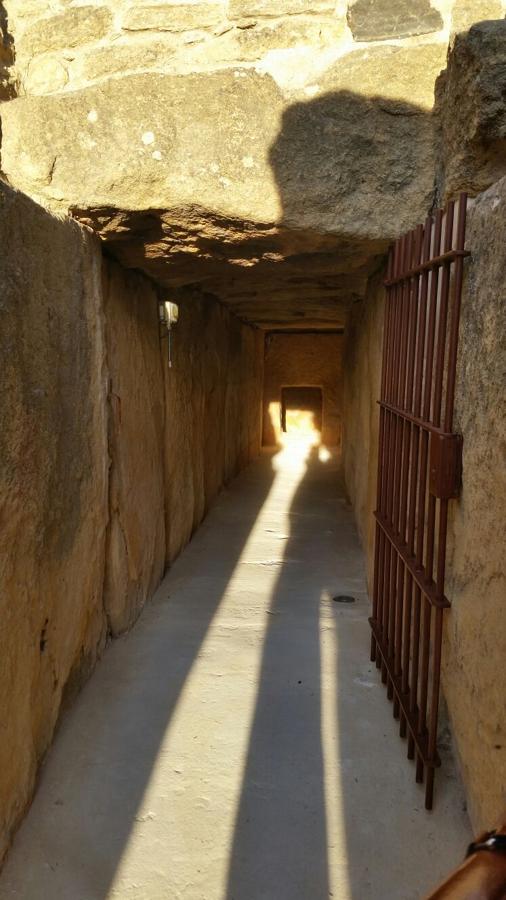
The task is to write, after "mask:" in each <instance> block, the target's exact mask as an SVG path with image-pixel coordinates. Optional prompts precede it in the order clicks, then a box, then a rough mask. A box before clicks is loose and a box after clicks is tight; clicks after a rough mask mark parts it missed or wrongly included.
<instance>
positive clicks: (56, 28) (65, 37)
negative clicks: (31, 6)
mask: <svg viewBox="0 0 506 900" xmlns="http://www.w3.org/2000/svg"><path fill="white" fill-rule="evenodd" d="M111 24H112V16H111V13H110V11H109V10H108V9H106V8H105V7H95V6H76V7H71V8H69V9H66V10H65V12H63V13H61V14H60V15H57V16H51V17H49V18H47V19H39V20H38V21H37V22H35V23H34V24H33V25H29V26H28V28H26V29H25V30H24V31H23V33H22V38H21V40H20V41H19V51H20V53H22V54H23V55H24V56H34V55H35V54H37V53H44V52H45V51H47V50H60V49H63V48H68V47H76V46H78V45H79V44H84V43H87V42H89V41H92V40H99V39H100V38H102V37H104V36H105V35H106V34H107V32H108V30H109V27H110V25H111Z"/></svg>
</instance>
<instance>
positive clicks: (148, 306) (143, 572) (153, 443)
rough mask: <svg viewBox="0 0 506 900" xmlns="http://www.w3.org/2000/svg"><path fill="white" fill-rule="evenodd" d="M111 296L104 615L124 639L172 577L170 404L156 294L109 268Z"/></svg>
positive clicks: (107, 301) (107, 294)
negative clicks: (167, 450) (168, 553)
mask: <svg viewBox="0 0 506 900" xmlns="http://www.w3.org/2000/svg"><path fill="white" fill-rule="evenodd" d="M103 293H104V312H105V323H106V341H107V361H108V367H109V378H110V382H109V416H110V425H109V456H110V459H111V468H110V480H109V514H110V520H109V529H108V535H107V566H106V572H105V585H104V607H105V612H106V615H107V620H108V627H109V631H110V632H111V633H112V634H113V635H116V634H118V633H119V632H121V631H123V630H124V629H125V628H128V627H129V626H131V625H132V624H133V622H134V621H135V619H136V618H137V616H138V615H139V613H140V611H141V610H142V608H143V606H144V604H145V602H146V600H148V599H149V598H150V597H151V596H152V594H153V592H154V590H155V589H156V588H157V587H158V585H159V583H160V580H161V578H162V575H163V572H164V569H165V504H164V406H165V400H164V382H163V373H162V365H161V356H160V339H159V327H158V301H157V295H156V292H155V290H154V289H153V287H152V286H151V285H150V284H149V282H147V281H146V279H145V278H142V277H141V276H139V275H136V273H131V272H128V273H125V272H124V271H123V270H122V269H121V268H120V267H119V266H118V265H117V264H114V263H109V264H107V265H106V266H104V283H103Z"/></svg>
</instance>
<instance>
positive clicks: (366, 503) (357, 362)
mask: <svg viewBox="0 0 506 900" xmlns="http://www.w3.org/2000/svg"><path fill="white" fill-rule="evenodd" d="M384 296H385V291H384V287H383V273H382V272H380V273H379V274H377V275H376V276H375V277H374V278H373V279H371V281H370V282H369V284H368V288H367V294H366V298H365V300H364V301H363V302H362V303H355V304H354V305H353V306H352V308H351V311H350V315H349V319H348V323H347V326H346V332H345V338H344V345H343V414H342V415H343V468H344V475H345V481H346V488H347V491H348V495H349V497H350V499H351V502H352V504H353V508H354V513H355V520H356V523H357V528H358V532H359V535H360V538H361V541H362V545H363V547H364V549H365V556H366V568H367V586H368V588H369V592H370V593H371V592H372V586H373V556H374V531H375V528H374V519H373V510H374V509H375V507H376V472H377V466H378V424H379V415H378V404H377V402H376V401H377V399H378V397H379V395H380V380H381V358H382V344H383V307H384Z"/></svg>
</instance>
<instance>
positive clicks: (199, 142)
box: [2, 45, 444, 324]
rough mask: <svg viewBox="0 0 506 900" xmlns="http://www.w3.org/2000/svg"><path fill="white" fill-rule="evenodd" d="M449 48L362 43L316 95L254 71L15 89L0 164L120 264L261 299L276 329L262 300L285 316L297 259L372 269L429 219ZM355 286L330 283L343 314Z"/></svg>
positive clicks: (319, 273) (330, 269) (327, 270)
mask: <svg viewBox="0 0 506 900" xmlns="http://www.w3.org/2000/svg"><path fill="white" fill-rule="evenodd" d="M443 53H444V48H443V47H440V46H439V45H437V46H432V45H425V46H424V47H419V48H410V49H409V51H408V50H407V49H405V48H397V47H394V48H393V47H391V46H385V47H376V48H374V52H372V51H369V53H368V54H367V55H364V53H363V51H357V53H353V54H350V55H349V56H348V57H345V58H342V59H340V60H339V62H338V63H336V64H335V65H334V66H333V67H331V68H330V69H329V70H328V71H327V72H326V74H325V76H324V77H323V78H322V79H321V83H320V95H319V96H315V97H314V98H309V99H308V98H307V95H303V99H300V100H299V102H294V97H293V96H291V97H289V98H287V97H286V96H285V95H283V93H282V92H281V90H280V89H279V88H278V86H277V85H276V83H275V82H274V81H273V79H272V78H270V77H269V76H267V75H262V74H260V73H258V72H254V71H251V70H244V69H242V70H240V69H227V70H222V71H220V72H212V73H205V74H189V75H186V76H184V77H181V76H168V75H160V74H151V75H135V76H128V77H125V78H122V79H110V80H109V81H105V82H103V83H101V84H100V86H95V87H90V88H87V89H86V90H81V91H72V92H69V93H65V94H63V95H60V96H58V98H56V97H44V98H33V97H31V98H30V97H27V98H23V99H18V100H15V101H14V102H13V103H10V104H7V105H6V107H5V109H3V110H2V114H3V126H4V127H3V132H4V136H5V137H4V148H3V165H4V169H5V171H6V173H7V174H8V175H9V177H10V178H11V179H12V180H13V181H14V182H15V183H17V184H19V185H20V186H21V187H23V188H24V189H25V190H27V191H29V192H32V193H34V194H36V195H37V196H39V197H44V198H45V200H46V202H50V203H55V204H56V205H58V206H59V208H64V209H65V208H68V207H72V208H74V209H75V210H76V214H78V215H79V217H81V218H82V219H83V220H84V221H86V222H87V223H88V224H90V225H92V226H93V227H95V228H96V229H97V230H98V231H99V232H100V233H101V234H102V236H103V237H104V238H105V239H107V240H112V242H113V245H114V248H115V252H116V253H117V254H118V256H119V258H120V259H121V261H122V262H123V264H125V265H129V266H134V267H137V268H142V269H143V270H144V271H146V272H148V273H149V274H150V275H151V277H153V278H155V279H156V280H158V281H160V282H161V283H163V284H166V285H170V286H180V285H184V284H188V283H192V284H193V283H196V282H198V281H199V280H201V279H206V281H207V282H208V285H209V290H210V291H211V292H213V291H216V292H217V295H218V296H219V297H220V299H222V300H223V301H224V302H228V301H229V300H231V301H232V300H233V302H234V304H235V303H236V302H237V304H243V302H244V304H245V305H247V304H249V303H250V302H254V301H255V298H256V301H257V302H259V303H263V309H262V321H263V322H265V323H266V324H268V322H269V314H268V308H267V307H268V303H267V301H266V300H265V298H266V297H267V296H270V297H272V298H273V302H274V298H275V297H276V298H277V299H276V300H275V304H276V305H277V307H276V308H277V312H276V314H275V315H273V316H272V318H271V321H277V320H279V318H278V317H280V316H281V315H282V305H283V304H285V309H286V297H287V290H292V291H295V296H296V295H297V291H298V290H299V289H300V288H299V286H300V279H301V276H302V274H303V272H302V269H303V267H300V266H294V268H291V266H290V265H287V263H286V260H287V259H289V258H290V257H297V256H299V255H300V254H301V253H309V254H313V256H312V263H311V272H312V275H313V277H314V279H318V278H320V277H324V278H325V279H329V281H330V279H331V278H332V276H335V275H336V274H337V273H339V276H340V278H341V281H342V277H343V276H344V274H346V273H348V274H349V273H350V272H353V273H361V274H362V275H363V272H364V271H367V270H368V268H369V267H370V266H371V265H375V261H376V259H377V256H378V254H380V253H382V252H383V251H384V249H385V247H386V246H387V243H388V241H389V238H390V237H392V236H394V235H396V234H398V233H399V232H400V231H402V230H403V229H405V228H406V227H407V226H410V225H414V224H416V222H418V221H419V220H420V219H423V217H424V215H425V213H426V209H427V207H428V206H430V203H431V201H432V191H433V129H432V120H431V117H430V115H428V112H429V107H430V90H429V86H430V89H431V88H432V82H433V78H434V73H435V71H438V70H439V68H440V55H438V54H441V55H442V54H443ZM358 91H363V93H362V94H360V93H358ZM37 123H40V125H38V124H37ZM69 135H71V136H72V137H71V140H69ZM98 160H100V164H99V165H97V161H98ZM129 211H130V212H129ZM120 234H121V240H120V239H119V235H120ZM111 246H112V245H111ZM203 246H205V248H206V249H205V253H203V252H202V247H203ZM330 254H331V255H330ZM281 264H282V265H281ZM241 279H243V281H241ZM283 279H286V290H285V289H284V288H283V284H282V280H283ZM245 281H247V282H248V285H249V287H247V286H246V285H245V283H243V282H245ZM274 284H275V285H276V290H275V292H274V291H272V285H274ZM343 284H344V282H343ZM252 285H253V286H254V287H252ZM330 288H331V285H330V283H329V291H330ZM304 289H305V292H306V294H307V295H308V296H311V297H314V306H313V307H312V310H311V316H312V319H313V321H322V320H324V321H328V316H329V315H330V311H331V306H332V303H331V297H330V295H329V297H328V298H327V297H326V298H325V300H324V301H323V302H322V304H321V306H320V309H318V300H317V296H316V294H315V293H314V292H311V289H310V285H309V283H308V279H307V272H306V283H305V288H304ZM345 295H347V296H348V301H347V302H351V301H350V293H349V285H348V284H344V286H343V288H342V289H341V288H340V281H339V280H338V281H336V280H334V299H335V303H334V311H333V314H332V315H333V316H334V321H335V322H336V323H339V324H341V323H342V316H343V307H342V306H341V303H342V302H343V301H344V300H345ZM295 305H296V304H295V299H294V301H293V303H292V304H291V306H290V310H292V307H293V308H294V307H295ZM234 308H236V307H235V306H234ZM250 314H251V310H250V309H248V315H250Z"/></svg>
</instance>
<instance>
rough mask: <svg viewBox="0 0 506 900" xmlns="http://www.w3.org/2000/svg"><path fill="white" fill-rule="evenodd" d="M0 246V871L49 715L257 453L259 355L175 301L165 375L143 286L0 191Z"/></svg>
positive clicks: (202, 301)
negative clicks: (177, 313) (177, 310)
mask: <svg viewBox="0 0 506 900" xmlns="http://www.w3.org/2000/svg"><path fill="white" fill-rule="evenodd" d="M0 245H1V247H2V253H1V255H0V319H1V328H0V355H1V358H2V361H3V363H2V367H1V374H0V418H1V421H2V429H1V430H0V501H1V511H2V516H1V518H2V537H1V543H2V547H1V558H2V567H1V569H0V582H1V583H0V616H1V619H2V622H3V628H2V629H1V631H0V718H1V722H2V740H0V859H1V858H2V856H3V854H4V852H5V850H6V848H7V846H8V842H9V839H10V835H11V833H12V830H13V828H14V827H15V825H16V823H17V822H18V821H19V819H20V817H21V816H22V814H23V812H24V810H25V808H26V806H27V804H28V803H29V801H30V798H31V795H32V792H33V789H34V784H35V778H36V773H37V768H38V766H39V764H40V761H41V759H42V758H43V757H44V754H45V752H46V750H47V748H48V746H49V744H50V742H51V739H52V736H53V733H54V729H55V727H56V724H57V722H58V719H59V717H60V715H61V714H62V711H63V710H64V708H65V707H66V705H68V704H69V703H70V702H71V700H72V698H73V696H74V694H75V693H76V691H77V690H78V689H79V687H80V685H81V684H82V682H83V680H84V679H85V678H86V677H87V676H88V675H89V673H90V672H91V671H92V669H93V667H94V665H95V663H96V661H97V658H98V657H99V656H100V654H101V653H102V651H103V649H104V647H105V645H106V643H107V640H108V639H109V638H110V637H111V636H114V635H116V634H118V633H119V632H121V631H123V630H124V629H126V628H128V627H130V626H131V625H132V624H133V622H134V621H135V619H136V618H137V616H138V615H139V613H140V611H141V609H142V607H143V605H144V603H145V602H146V601H147V600H148V599H149V597H150V596H151V594H152V593H153V591H154V589H155V587H156V586H157V585H158V583H159V581H160V579H161V577H162V574H163V572H164V569H165V566H166V564H167V563H169V562H170V561H171V560H172V559H173V558H174V556H175V555H176V553H177V552H178V551H179V550H180V549H181V547H182V546H183V545H184V543H186V541H187V540H188V539H189V537H190V536H191V532H192V530H193V528H195V527H196V525H197V524H198V523H199V521H200V520H201V518H202V516H203V515H204V513H205V511H206V509H207V508H208V506H209V504H210V502H211V501H212V499H213V497H214V496H215V494H216V492H217V491H218V490H219V488H220V487H221V486H222V485H223V484H224V483H225V481H227V480H228V479H229V478H230V477H231V476H232V475H233V474H234V473H235V472H236V471H238V469H239V468H240V467H241V466H243V465H245V464H246V463H247V462H248V461H249V460H250V459H251V458H252V457H253V456H254V455H255V454H256V453H257V452H258V451H259V448H260V427H261V415H260V398H261V386H262V366H263V343H262V339H261V336H260V333H259V332H257V331H255V330H253V329H251V328H249V327H248V326H244V325H242V324H240V323H239V322H238V321H237V320H235V319H233V317H232V316H231V315H230V314H229V313H228V312H226V311H224V310H222V309H221V307H219V305H218V304H216V302H215V301H214V300H213V299H212V298H210V297H206V298H202V297H200V298H199V299H194V300H193V301H191V300H189V301H188V305H183V306H182V309H181V326H178V329H179V330H178V332H177V339H176V347H175V356H174V367H173V368H172V369H171V370H170V372H169V371H168V370H167V360H166V352H165V348H164V346H163V342H162V347H161V345H160V340H159V325H158V309H157V293H156V291H155V289H154V287H153V285H152V284H151V283H150V282H149V281H147V280H146V279H145V278H144V277H143V276H141V275H139V274H136V273H132V272H125V271H123V270H122V269H121V268H120V267H119V266H118V265H117V263H115V262H111V261H110V260H105V259H104V258H103V257H102V252H101V247H100V244H99V242H98V240H97V239H96V238H95V237H94V236H93V235H92V234H91V233H90V232H88V231H87V230H85V229H83V228H82V227H80V226H79V225H78V224H77V223H76V222H72V221H70V220H59V219H56V218H54V217H52V216H51V215H49V214H48V213H47V212H46V211H44V210H43V209H42V208H40V207H38V206H37V205H36V204H35V203H33V201H31V200H29V199H28V198H27V197H25V196H23V195H21V194H19V193H16V192H14V191H12V190H11V189H10V188H8V187H6V186H5V185H4V184H3V183H2V182H0ZM218 357H219V359H218ZM255 398H256V399H255ZM218 445H219V446H220V447H221V448H222V452H221V455H220V454H218V453H217V450H216V447H217V446H218ZM213 454H216V461H214V460H211V458H210V455H213ZM187 483H191V485H192V488H191V490H192V504H189V503H188V502H187V497H186V496H185V495H184V492H185V490H186V489H187ZM181 499H182V503H183V506H184V507H185V512H184V514H182V513H181V506H180V501H181ZM187 508H188V509H189V510H190V512H189V517H190V519H191V521H188V520H187V518H186V516H187V512H186V509H187Z"/></svg>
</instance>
